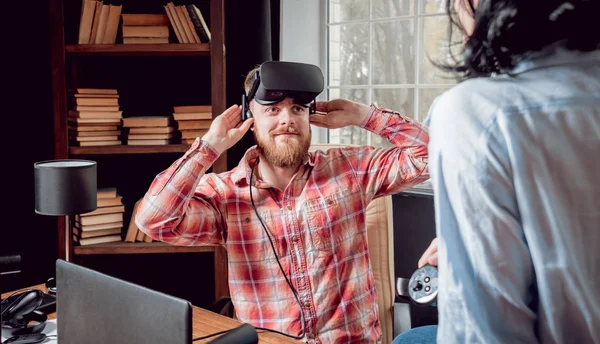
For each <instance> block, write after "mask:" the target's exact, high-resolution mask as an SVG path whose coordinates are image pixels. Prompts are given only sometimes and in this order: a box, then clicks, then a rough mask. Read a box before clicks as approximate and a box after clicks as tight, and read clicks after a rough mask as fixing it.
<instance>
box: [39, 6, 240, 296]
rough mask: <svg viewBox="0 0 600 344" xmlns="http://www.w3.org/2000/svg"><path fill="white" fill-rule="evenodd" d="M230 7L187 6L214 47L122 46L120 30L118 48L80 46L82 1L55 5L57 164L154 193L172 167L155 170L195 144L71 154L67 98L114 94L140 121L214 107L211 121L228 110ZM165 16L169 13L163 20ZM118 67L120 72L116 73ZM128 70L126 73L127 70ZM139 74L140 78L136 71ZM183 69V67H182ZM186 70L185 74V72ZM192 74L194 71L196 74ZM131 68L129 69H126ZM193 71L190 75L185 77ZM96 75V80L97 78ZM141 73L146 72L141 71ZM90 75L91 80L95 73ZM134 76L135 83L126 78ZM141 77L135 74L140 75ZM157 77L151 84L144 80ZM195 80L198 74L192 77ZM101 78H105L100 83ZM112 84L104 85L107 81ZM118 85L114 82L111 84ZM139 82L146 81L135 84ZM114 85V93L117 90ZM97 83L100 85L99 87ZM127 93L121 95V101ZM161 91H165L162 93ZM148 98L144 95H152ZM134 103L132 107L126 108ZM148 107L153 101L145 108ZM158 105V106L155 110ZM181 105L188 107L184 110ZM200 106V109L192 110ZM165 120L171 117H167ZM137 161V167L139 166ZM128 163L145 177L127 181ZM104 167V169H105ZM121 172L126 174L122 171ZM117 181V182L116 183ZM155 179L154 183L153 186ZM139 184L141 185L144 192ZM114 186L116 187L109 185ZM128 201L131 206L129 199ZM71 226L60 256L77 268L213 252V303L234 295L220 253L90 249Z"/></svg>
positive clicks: (220, 165) (221, 166) (159, 247)
mask: <svg viewBox="0 0 600 344" xmlns="http://www.w3.org/2000/svg"><path fill="white" fill-rule="evenodd" d="M167 2H169V1H168V0H148V1H138V0H122V1H117V0H115V1H105V3H111V4H117V5H122V9H123V10H122V13H161V11H164V10H163V5H164V4H166V3H167ZM224 2H225V0H187V1H182V2H176V3H182V4H195V5H197V6H198V7H199V8H200V9H201V11H202V13H203V15H204V16H205V18H206V19H207V22H208V24H209V27H210V31H211V41H210V43H178V40H177V39H176V38H175V37H174V35H173V30H174V29H173V28H172V27H170V39H169V43H164V44H122V43H121V39H120V38H121V36H120V33H121V24H119V36H117V39H116V43H115V44H77V34H78V24H79V18H80V16H81V13H82V0H53V1H51V2H50V18H51V19H50V20H51V22H50V25H51V26H50V30H51V37H52V41H51V67H52V103H53V104H52V111H53V124H54V158H55V159H67V158H77V159H91V160H96V161H98V185H99V187H100V186H101V185H102V184H103V180H105V179H107V178H109V179H110V178H112V179H110V180H112V181H115V180H116V182H117V184H119V185H117V188H118V189H119V186H121V185H124V188H125V189H126V188H127V186H129V185H132V184H135V183H136V182H137V183H140V181H139V180H145V181H144V182H143V184H145V188H146V189H147V188H148V187H149V186H150V183H149V182H148V180H150V181H151V179H152V178H153V176H155V175H156V174H158V173H159V172H161V171H162V170H163V169H164V168H166V167H168V165H167V166H162V167H159V168H157V167H156V164H154V165H152V163H153V162H155V160H161V159H162V160H164V161H171V162H174V161H175V160H176V159H178V158H179V157H180V156H181V154H182V153H184V152H185V151H187V149H188V148H189V144H169V145H160V146H128V145H117V146H89V147H80V146H71V145H70V144H69V136H68V135H69V134H68V125H67V114H68V110H69V108H70V102H69V100H70V99H69V92H68V91H69V90H71V89H74V88H78V87H83V88H116V89H118V90H119V94H120V95H121V99H122V100H123V104H120V105H121V107H122V110H123V117H128V114H129V113H132V114H134V115H133V116H136V115H138V116H139V115H140V113H144V111H149V110H152V109H154V108H158V109H163V110H164V109H166V108H167V107H168V106H169V105H194V104H198V105H200V104H208V103H210V105H211V106H212V115H213V118H214V117H215V116H217V115H218V114H220V113H222V112H223V111H224V110H225V108H226V99H225V96H226V89H225V84H226V79H225V77H226V68H225V26H224V14H225V13H224V5H225V4H224ZM162 13H164V12H162ZM113 66H116V67H115V68H116V69H115V70H118V71H114V70H112V67H113ZM123 66H124V67H123ZM138 66H141V67H139V70H136V68H137V67H138ZM182 66H184V67H182ZM185 66H187V67H185ZM190 66H191V67H190ZM128 68H129V69H128ZM185 68H187V69H185ZM95 70H100V71H96V74H97V75H96V76H94V73H93V72H95ZM140 70H141V71H140ZM90 71H91V73H90ZM129 71H131V75H128V73H129ZM136 73H137V74H136ZM151 73H156V74H157V76H156V78H155V79H153V78H140V75H141V76H145V75H146V74H151ZM194 73H196V74H194ZM98 74H99V75H100V77H98ZM104 76H106V77H104ZM111 78H112V79H111ZM137 79H141V80H137ZM111 80H113V81H114V85H113V84H111ZM94 82H98V83H100V85H94ZM121 88H123V93H121ZM155 89H161V90H163V92H164V93H160V92H159V91H156V90H155ZM149 90H150V91H153V93H152V92H150V93H147V95H146V93H144V92H148V91H149ZM127 99H129V101H128V102H125V100H127ZM145 99H148V101H145ZM152 101H155V102H157V104H152V103H151V102H152ZM182 102H184V103H185V102H187V103H186V104H182ZM194 102H196V103H194ZM163 114H168V113H164V112H163ZM133 158H135V159H133ZM129 160H135V164H136V166H140V165H141V167H143V168H140V171H139V173H145V175H144V178H142V177H141V176H140V175H138V173H137V172H136V173H128V172H131V171H128V169H129V170H131V168H125V167H123V168H121V167H120V166H121V165H122V164H124V163H125V162H127V161H129ZM101 167H102V168H101ZM121 169H122V170H123V171H120V170H121ZM226 170H227V157H226V154H222V155H221V156H220V157H219V159H218V160H217V161H216V162H215V164H214V165H213V166H212V169H211V171H214V172H223V171H226ZM115 175H117V177H115ZM148 178H150V179H148ZM143 184H141V185H143ZM107 186H112V185H107ZM139 189H140V186H139V185H138V189H137V190H136V192H133V194H134V195H132V196H130V197H124V198H123V199H124V200H125V202H124V203H125V208H126V209H127V211H126V213H128V214H129V217H128V216H125V217H124V221H123V223H124V224H123V229H122V236H123V237H124V235H125V232H126V230H127V224H128V223H129V220H130V215H131V211H132V207H133V204H134V203H135V200H137V199H135V198H139V197H142V196H143V193H142V194H139ZM127 198H128V199H127ZM67 223H68V221H67V220H66V219H65V218H58V219H57V233H58V235H57V238H58V243H57V245H58V256H59V258H61V259H66V260H70V261H74V262H76V263H77V261H78V257H84V256H90V255H98V256H101V255H112V256H114V255H121V254H169V253H195V252H208V253H212V254H213V256H214V271H215V276H214V280H215V299H218V298H219V297H221V296H227V295H228V294H229V291H228V285H227V256H226V253H225V250H224V248H222V247H220V246H202V247H179V246H171V245H167V244H164V243H161V242H149V243H141V242H140V243H126V242H113V243H104V244H95V245H86V246H77V245H74V244H73V240H72V239H71V238H72V228H70V226H67Z"/></svg>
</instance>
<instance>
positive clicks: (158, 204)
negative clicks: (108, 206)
mask: <svg viewBox="0 0 600 344" xmlns="http://www.w3.org/2000/svg"><path fill="white" fill-rule="evenodd" d="M362 127H363V128H365V129H367V130H369V131H371V132H373V133H375V134H378V135H381V136H382V137H384V138H386V139H387V140H388V141H389V142H391V143H392V144H393V145H394V146H395V147H392V148H373V147H366V146H365V147H347V148H341V149H330V150H328V151H327V152H322V151H317V152H315V153H310V154H309V156H308V157H307V158H306V159H305V161H304V164H302V166H300V168H299V169H298V172H297V173H296V174H295V175H294V177H293V178H292V180H291V181H290V183H289V184H288V186H287V187H286V188H285V190H283V191H281V190H279V189H277V188H274V187H272V186H271V185H269V184H267V183H265V182H264V181H262V180H261V179H260V178H258V177H256V174H254V176H253V180H252V182H253V187H252V188H250V187H249V185H248V184H249V177H250V173H251V169H252V166H253V165H254V164H255V162H256V157H257V156H258V151H257V150H256V147H253V148H251V149H249V150H248V151H247V152H246V154H245V156H244V158H243V159H242V161H241V162H240V164H239V165H238V166H237V167H236V168H234V169H233V170H231V171H229V172H224V173H220V174H214V173H208V174H205V171H206V170H207V169H208V168H209V167H210V166H211V165H212V164H213V163H214V161H215V160H216V159H217V153H216V151H215V150H214V149H213V148H212V147H210V146H209V145H208V144H207V143H205V142H204V141H202V140H200V139H196V141H195V142H194V144H193V145H192V147H191V148H190V149H189V150H188V151H187V152H186V153H185V154H184V156H183V157H182V158H181V159H179V160H177V161H176V162H175V163H174V164H173V165H172V166H171V167H169V168H168V169H167V170H165V171H164V172H162V173H160V174H159V175H158V176H157V177H156V179H155V180H154V182H153V183H152V185H151V186H150V189H149V191H148V192H147V194H146V195H145V197H144V199H143V201H142V202H141V203H140V206H139V208H138V212H137V216H136V218H135V221H136V224H137V225H138V226H139V228H140V229H141V230H142V231H143V232H145V233H146V234H148V235H149V236H150V237H152V238H154V239H158V240H160V241H164V242H167V243H170V244H173V245H182V246H187V245H208V244H221V245H224V246H225V248H226V249H227V255H228V264H229V265H228V267H229V289H230V293H231V298H232V301H233V304H234V306H235V309H236V314H237V317H238V318H239V319H240V320H241V321H243V322H246V323H250V324H252V325H254V326H256V327H266V328H270V329H274V330H277V331H281V332H285V333H288V334H291V335H295V336H299V335H301V333H302V318H301V314H300V312H302V314H303V315H304V322H305V326H306V335H305V337H304V341H306V342H309V343H338V342H339V343H350V342H360V343H364V342H380V341H381V336H382V333H381V327H380V324H379V316H378V307H377V294H376V292H375V280H374V276H373V271H372V270H371V268H370V259H369V251H368V250H367V233H366V224H365V210H366V208H367V205H368V204H369V202H370V201H371V200H372V199H374V198H376V197H380V196H384V195H389V194H394V193H398V192H400V191H402V190H403V189H406V188H409V187H412V186H414V185H416V184H419V183H421V182H423V181H425V180H426V179H428V178H429V173H428V169H427V144H428V142H429V135H428V133H427V129H426V128H425V127H424V126H422V125H421V124H419V123H418V122H416V121H414V120H412V119H410V118H407V117H404V116H401V115H400V114H398V113H396V112H393V111H390V110H386V109H381V108H378V107H376V106H375V105H372V106H371V111H370V113H369V115H368V116H367V118H366V119H365V121H364V123H363V124H362ZM250 189H252V197H253V199H254V203H255V206H256V209H257V211H258V213H259V214H260V217H261V219H262V221H263V222H264V224H265V226H266V229H267V231H268V233H269V236H270V237H271V239H272V240H273V244H274V246H275V250H276V251H277V257H278V258H279V262H280V263H281V266H282V267H283V270H284V271H285V274H286V275H287V277H288V279H289V280H290V282H291V284H292V285H293V287H294V289H295V290H296V291H297V294H298V297H299V299H300V303H301V305H299V304H298V303H297V301H296V298H295V297H294V294H293V292H292V291H291V289H290V287H289V286H288V284H287V282H286V280H285V278H284V276H283V275H282V273H281V271H280V268H279V265H278V264H277V261H276V258H275V256H274V254H273V250H272V248H271V244H270V242H269V239H268V237H267V236H266V234H265V229H263V227H262V225H261V223H260V220H259V218H258V217H257V216H256V213H255V211H254V208H253V207H252V204H251V200H250Z"/></svg>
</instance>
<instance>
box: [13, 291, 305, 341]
mask: <svg viewBox="0 0 600 344" xmlns="http://www.w3.org/2000/svg"><path fill="white" fill-rule="evenodd" d="M29 289H38V290H41V291H43V292H45V293H47V292H48V290H47V289H46V286H45V285H44V284H38V285H35V286H33V287H31V288H25V289H22V290H18V291H25V290H29ZM15 292H17V291H11V292H7V293H4V294H2V299H4V298H6V297H8V296H10V295H12V294H13V293H15ZM48 319H56V313H52V314H49V315H48ZM241 324H242V323H241V322H240V321H238V320H235V319H231V318H228V317H225V316H223V315H220V314H217V313H213V312H211V311H207V310H205V309H202V308H200V307H196V306H194V308H193V314H192V328H193V329H192V336H193V338H197V337H202V336H206V335H209V334H211V333H216V332H219V331H223V330H228V329H231V328H235V327H238V326H240V325H241ZM217 337H218V336H214V337H211V338H207V339H205V340H198V341H195V342H194V343H207V342H209V341H211V340H213V339H215V338H217ZM258 338H259V343H265V344H286V343H299V342H300V341H298V340H295V339H292V338H288V337H286V336H282V335H280V334H277V333H272V332H265V331H260V330H259V331H258ZM59 340H60V338H59Z"/></svg>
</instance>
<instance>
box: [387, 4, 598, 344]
mask: <svg viewBox="0 0 600 344" xmlns="http://www.w3.org/2000/svg"><path fill="white" fill-rule="evenodd" d="M452 6H453V8H452ZM452 9H454V11H451V10H452ZM448 14H449V15H450V17H451V18H452V20H453V23H454V24H455V26H458V27H459V28H461V29H462V30H463V31H464V33H465V41H464V50H463V53H462V57H461V58H459V59H457V61H456V63H455V64H454V65H445V66H442V68H444V69H446V70H449V71H453V72H455V73H457V75H459V76H460V78H461V79H462V80H463V81H462V82H461V83H459V84H458V85H457V86H455V87H454V88H452V89H451V90H449V91H447V92H446V93H445V94H443V95H441V96H440V97H438V99H436V101H434V104H433V105H432V107H431V109H430V113H429V116H428V121H426V122H428V124H429V125H430V127H429V128H430V135H431V141H430V145H429V154H430V173H431V176H432V184H433V188H434V191H435V196H434V197H435V208H436V223H437V236H438V238H437V239H438V240H437V241H436V242H434V243H432V246H435V249H434V250H431V252H429V253H430V254H434V253H435V254H437V261H438V264H439V266H438V268H439V291H438V312H439V325H438V327H437V341H438V342H440V343H465V342H469V343H537V342H541V343H599V342H600V327H599V326H598V325H599V324H600V293H599V292H598V287H600V208H598V204H600V182H599V180H598V179H599V178H600V29H599V26H598V24H597V20H598V19H597V16H598V15H599V14H600V1H598V0H587V1H586V0H571V1H556V0H538V1H534V0H528V1H517V0H479V1H476V0H472V1H471V0H469V1H467V0H455V1H454V2H453V3H449V4H448ZM594 23H596V24H594ZM437 245H439V251H437ZM428 251H430V250H428ZM436 251H437V252H436ZM435 331H436V328H435V327H431V328H422V329H415V330H414V331H409V332H406V333H405V334H401V335H400V336H399V337H397V338H396V339H395V341H394V343H408V342H412V343H414V342H419V341H420V340H423V338H424V337H426V336H428V337H427V338H425V340H429V341H433V339H434V338H435V334H436V332H435Z"/></svg>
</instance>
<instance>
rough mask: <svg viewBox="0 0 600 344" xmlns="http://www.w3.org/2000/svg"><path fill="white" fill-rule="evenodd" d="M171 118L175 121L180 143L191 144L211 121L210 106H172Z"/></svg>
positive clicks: (206, 128) (205, 130)
mask: <svg viewBox="0 0 600 344" xmlns="http://www.w3.org/2000/svg"><path fill="white" fill-rule="evenodd" d="M173 118H174V119H175V121H176V122H177V127H178V128H179V133H180V135H181V143H187V144H191V143H193V142H194V140H195V139H196V138H197V137H202V136H204V134H206V132H207V131H208V129H209V128H210V125H211V123H212V106H210V105H186V106H173Z"/></svg>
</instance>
